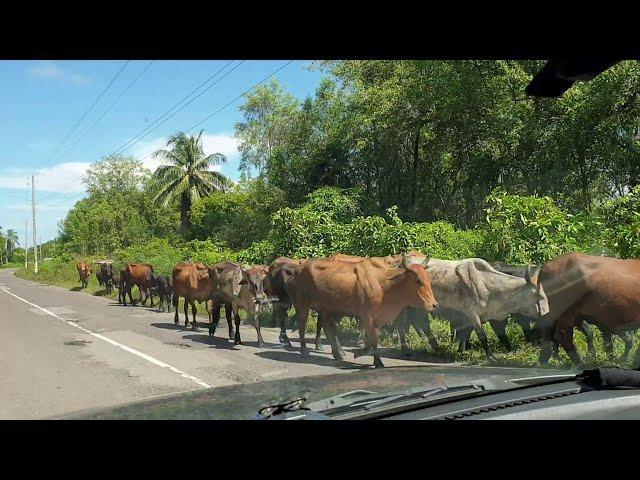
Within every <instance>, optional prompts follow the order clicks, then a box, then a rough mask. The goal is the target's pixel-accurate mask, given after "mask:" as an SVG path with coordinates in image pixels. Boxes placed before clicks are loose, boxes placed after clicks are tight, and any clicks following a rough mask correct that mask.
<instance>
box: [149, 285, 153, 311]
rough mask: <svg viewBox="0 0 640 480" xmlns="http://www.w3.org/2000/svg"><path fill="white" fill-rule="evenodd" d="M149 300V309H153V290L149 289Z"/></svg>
mask: <svg viewBox="0 0 640 480" xmlns="http://www.w3.org/2000/svg"><path fill="white" fill-rule="evenodd" d="M149 298H150V299H151V305H150V306H151V308H153V290H151V289H149Z"/></svg>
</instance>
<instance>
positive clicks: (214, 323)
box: [207, 300, 222, 337]
mask: <svg viewBox="0 0 640 480" xmlns="http://www.w3.org/2000/svg"><path fill="white" fill-rule="evenodd" d="M221 308H222V302H217V301H216V302H214V301H213V300H207V313H208V314H209V336H210V337H213V336H214V335H215V333H216V328H217V327H218V323H219V322H220V309H221Z"/></svg>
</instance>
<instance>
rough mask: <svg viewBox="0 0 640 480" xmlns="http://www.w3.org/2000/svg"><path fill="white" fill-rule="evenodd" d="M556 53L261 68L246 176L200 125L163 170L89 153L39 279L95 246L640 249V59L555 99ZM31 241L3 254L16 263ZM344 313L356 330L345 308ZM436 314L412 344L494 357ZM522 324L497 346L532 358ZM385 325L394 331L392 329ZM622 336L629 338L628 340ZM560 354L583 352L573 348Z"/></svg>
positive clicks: (126, 252) (231, 253)
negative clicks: (295, 86) (537, 93)
mask: <svg viewBox="0 0 640 480" xmlns="http://www.w3.org/2000/svg"><path fill="white" fill-rule="evenodd" d="M541 66H542V62H539V61H530V60H527V61H336V62H333V61H331V62H319V63H318V64H316V66H315V68H319V69H321V70H322V71H323V72H324V79H323V80H322V82H321V83H320V85H319V86H318V88H317V89H316V92H315V94H314V95H312V96H310V97H308V98H305V99H301V100H299V99H296V98H294V97H293V96H291V95H290V94H288V93H287V92H286V91H285V89H284V88H283V87H282V86H281V85H280V84H278V82H277V81H273V82H271V83H270V84H266V85H263V86H261V87H259V88H256V89H255V90H253V91H252V92H251V93H249V94H247V95H246V97H245V102H244V104H243V105H242V106H241V107H240V111H241V112H242V114H243V120H242V121H241V122H239V123H238V124H237V125H236V136H237V138H238V140H239V151H240V153H241V156H242V157H241V172H242V181H241V182H240V183H238V184H232V183H233V182H230V181H228V180H227V179H225V178H224V177H222V176H221V175H220V174H218V173H216V172H214V171H212V169H211V167H212V166H213V165H217V164H219V163H220V162H222V161H224V157H223V156H221V155H219V154H216V153H213V154H210V155H207V156H205V153H204V151H203V150H202V146H201V142H200V135H198V136H196V137H190V136H186V135H184V134H176V135H174V136H172V137H171V138H170V139H169V140H168V146H169V147H171V150H161V151H159V152H158V153H157V157H158V158H160V159H162V160H163V161H165V162H168V163H169V164H170V165H168V166H164V167H160V168H159V169H157V170H156V171H155V172H153V173H151V172H149V171H146V170H145V169H144V168H142V165H141V163H140V162H139V161H137V160H136V159H134V158H131V157H122V156H118V155H111V156H108V157H106V158H104V159H103V160H102V161H100V162H96V163H94V164H93V165H92V167H91V168H90V170H89V172H88V173H87V178H86V179H85V183H86V185H87V189H88V192H89V196H88V197H87V198H85V199H83V200H81V201H79V202H78V203H77V204H76V205H75V206H74V207H73V208H72V209H71V210H70V211H69V213H68V215H67V217H66V219H65V220H64V221H62V222H61V224H60V235H59V237H58V239H56V240H55V241H53V242H50V243H48V244H47V245H46V249H47V256H51V257H53V258H54V260H52V261H51V262H47V263H43V264H42V267H41V273H40V274H39V276H38V280H39V281H46V282H50V283H55V284H59V285H63V286H67V287H69V288H71V287H73V286H77V285H78V284H77V282H76V280H77V278H75V277H76V275H77V274H76V273H75V266H74V262H75V259H76V258H94V257H96V258H97V257H110V258H112V259H114V260H115V261H116V264H117V265H121V264H123V263H124V262H129V261H143V262H148V263H152V264H153V265H154V267H155V268H156V270H157V271H158V272H161V273H167V274H168V273H170V272H171V270H172V268H173V266H174V265H175V264H176V263H177V262H179V261H182V260H193V261H203V262H207V263H213V262H216V261H219V260H222V259H233V260H237V261H242V262H247V263H269V262H270V261H271V260H273V259H274V258H275V257H277V256H280V255H287V256H291V257H313V256H326V255H331V254H334V253H338V252H341V253H348V254H354V255H387V254H392V253H397V252H401V251H406V250H410V249H418V250H421V251H422V252H424V253H426V254H427V255H430V256H433V257H436V258H445V259H457V258H468V257H482V258H486V259H487V260H490V261H494V260H499V261H504V262H508V263H513V264H520V265H525V264H528V263H532V264H541V263H543V262H545V261H546V260H549V259H551V258H553V257H555V256H557V255H560V254H563V253H566V252H571V251H582V252H587V253H591V254H606V255H615V256H620V257H622V258H635V257H638V256H640V109H639V108H638V107H637V104H636V103H637V92H638V91H640V65H639V64H638V63H637V62H622V63H620V64H618V65H616V66H615V67H613V68H611V69H610V70H609V71H607V72H605V73H604V74H603V75H601V76H599V77H598V78H596V79H595V80H594V81H592V82H587V83H578V84H576V85H575V86H574V87H572V88H571V89H570V90H569V91H568V92H567V94H565V95H564V96H562V97H560V98H557V99H553V98H551V99H548V98H528V97H526V96H525V94H524V89H525V86H526V84H527V83H528V82H529V81H530V79H531V77H532V75H533V74H535V73H536V72H537V71H538V70H539V69H540V68H541ZM0 243H2V245H4V246H2V245H0V256H1V255H2V254H3V253H2V252H5V250H6V242H0ZM2 248H5V250H2ZM20 250H21V249H19V248H14V249H13V253H12V255H11V257H9V258H7V255H6V252H5V253H4V255H5V256H4V257H3V258H5V259H8V260H9V261H14V262H16V263H18V264H19V263H20V262H21V261H23V260H24V250H22V252H20ZM21 254H22V257H21V256H20V255H21ZM65 272H67V273H65ZM69 272H71V273H69ZM19 274H20V275H22V276H26V275H29V276H31V277H32V278H33V275H32V274H28V273H27V272H25V271H24V269H22V270H21V271H20V272H19ZM93 281H94V282H95V279H93ZM90 285H91V284H90ZM308 328H309V331H310V332H313V331H314V326H313V321H310V322H309V325H308ZM340 328H341V330H342V332H341V333H342V334H343V335H346V336H347V337H348V338H352V337H353V336H354V335H357V333H354V332H355V326H354V325H351V324H349V323H348V322H346V321H344V322H343V324H342V325H341V327H340ZM434 330H435V333H436V336H437V337H438V339H439V341H440V343H441V345H442V347H441V348H440V350H439V351H438V352H431V351H430V347H428V346H427V345H425V344H423V343H422V342H421V340H420V339H419V338H418V337H417V336H416V335H415V334H414V333H413V332H412V333H411V334H410V338H409V342H410V345H411V346H412V348H413V349H414V350H416V351H417V352H421V354H424V355H436V356H438V357H439V358H445V359H451V360H453V359H455V360H464V361H469V362H479V361H485V360H484V353H482V351H481V349H480V348H478V346H477V345H476V344H475V343H473V348H472V349H471V350H470V351H468V352H466V353H465V354H464V355H459V354H458V353H457V352H456V351H455V348H454V346H453V344H451V342H450V341H449V339H448V325H447V324H446V323H445V322H440V321H436V322H435V326H434ZM489 330H490V329H488V331H489ZM508 333H509V336H510V338H511V340H512V343H513V344H514V345H515V346H516V349H515V350H514V351H513V352H503V351H501V347H500V346H499V345H498V343H497V339H496V337H495V335H494V334H493V332H491V331H489V338H490V341H491V343H492V348H493V349H494V350H496V351H497V352H499V353H498V354H497V355H496V360H495V363H497V364H499V365H521V366H525V365H533V364H535V362H536V361H537V360H536V359H537V352H536V347H534V346H531V345H528V344H526V343H524V341H523V339H522V333H521V331H520V330H519V329H518V328H517V327H516V326H514V325H510V326H509V327H508ZM595 336H596V346H597V347H598V349H597V354H596V357H595V358H590V357H588V356H587V355H586V347H585V342H584V338H583V336H582V333H580V332H577V333H576V340H577V345H578V349H579V350H580V353H581V354H583V356H584V357H585V358H586V359H587V362H590V363H592V364H598V363H600V364H602V363H606V362H607V361H608V360H607V359H606V358H605V356H604V353H603V351H602V348H601V345H602V341H601V337H600V335H599V333H596V335H595ZM381 341H382V343H383V345H391V344H393V343H394V342H395V340H394V338H393V335H391V334H389V333H382V334H381ZM475 341H476V340H475V338H474V340H473V342H475ZM615 348H616V353H617V354H619V353H620V352H621V349H622V344H621V342H620V340H619V339H616V345H615ZM560 362H568V359H567V358H566V356H564V352H562V354H561V360H560ZM567 365H568V363H567Z"/></svg>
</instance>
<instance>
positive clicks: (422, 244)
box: [0, 60, 640, 419]
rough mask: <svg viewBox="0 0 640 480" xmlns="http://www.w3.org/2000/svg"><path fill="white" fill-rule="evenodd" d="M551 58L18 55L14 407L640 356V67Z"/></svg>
mask: <svg viewBox="0 0 640 480" xmlns="http://www.w3.org/2000/svg"><path fill="white" fill-rule="evenodd" d="M544 65H545V61H543V60H524V61H515V60H499V61H498V60H490V61H489V60H487V61H480V60H473V61H462V60H459V61H435V60H420V61H408V60H406V61H389V60H357V61H355V60H354V61H351V60H349V61H347V60H343V61H301V60H286V61H285V60H280V61H262V60H225V61H161V60H157V61H139V60H127V61H36V60H32V61H2V62H0V70H1V72H2V75H0V83H1V84H2V86H3V87H4V88H1V89H0V91H3V92H9V91H10V92H11V95H4V96H3V98H2V104H3V106H2V109H0V110H1V111H0V119H2V120H3V128H2V135H4V138H5V142H4V144H5V145H6V148H5V150H4V152H3V153H2V155H3V156H2V157H0V158H1V159H0V265H1V266H2V269H0V311H1V312H2V313H1V314H0V338H2V348H0V358H1V359H2V362H1V363H2V365H3V367H2V369H3V381H2V387H1V388H0V418H6V419H14V418H36V419H38V418H49V417H56V416H64V415H69V414H72V413H73V412H77V411H84V410H91V409H100V408H111V407H116V406H118V405H121V404H132V403H131V402H134V403H135V404H136V405H142V404H141V403H139V402H144V401H146V400H149V399H153V400H154V401H155V402H156V403H153V404H152V405H156V407H151V406H149V407H135V408H134V409H133V410H131V409H129V410H127V411H129V412H138V413H133V414H131V416H130V417H128V418H137V416H140V417H144V416H147V417H148V416H152V417H153V416H154V415H156V416H159V417H158V418H174V416H179V415H187V413H185V412H186V409H185V411H182V410H180V412H181V413H179V414H178V413H177V411H178V410H172V408H173V407H171V408H169V407H166V408H163V409H159V410H154V411H155V412H156V413H151V411H150V410H148V409H149V408H159V407H157V406H158V405H160V403H162V402H163V401H164V400H163V399H165V398H174V397H173V396H174V395H187V394H188V395H192V394H194V392H200V391H204V390H205V389H210V388H213V387H216V388H221V387H223V388H225V389H226V390H225V392H227V394H225V395H228V396H229V399H230V400H229V401H228V402H226V401H222V400H215V402H217V403H215V402H214V398H217V397H216V396H215V395H213V396H207V397H206V401H205V397H203V398H202V399H201V400H199V401H200V402H201V405H200V407H198V409H197V410H196V411H197V412H198V415H202V417H203V418H204V417H207V416H209V415H213V413H211V412H212V410H211V409H214V410H215V412H224V416H225V418H236V417H237V418H240V417H241V418H248V412H249V411H252V412H253V413H254V414H257V413H258V411H259V410H260V409H262V408H263V407H267V406H269V405H272V406H273V405H282V404H283V402H285V400H286V401H294V403H295V401H296V399H297V398H302V397H296V395H297V393H296V392H300V391H304V392H306V393H305V395H304V398H305V402H307V403H313V402H316V403H315V405H316V406H318V405H320V404H322V402H329V401H330V399H334V400H335V399H338V398H342V399H341V400H336V401H337V402H338V403H339V404H340V405H341V408H345V409H349V408H352V407H351V406H349V405H348V404H349V401H347V400H345V398H348V397H349V395H351V394H350V392H360V393H362V394H363V395H365V396H366V395H370V397H366V398H365V400H363V402H364V403H362V404H358V405H362V408H363V409H365V407H364V405H365V404H367V402H369V401H370V402H382V403H375V405H386V404H388V403H391V402H395V401H396V400H398V399H402V400H404V399H406V398H407V395H408V396H409V397H411V396H412V395H414V394H415V395H418V396H421V395H425V394H426V393H428V396H430V397H437V398H438V400H439V401H444V399H445V398H454V397H457V394H455V392H456V390H455V389H451V388H445V390H446V395H441V393H442V391H443V390H442V385H445V386H446V385H458V386H460V389H461V391H462V392H463V393H464V394H465V395H469V394H470V393H469V391H468V390H469V388H470V389H471V390H470V391H471V393H473V392H476V390H478V389H477V388H476V387H474V385H480V384H482V382H484V381H486V380H487V378H488V377H492V378H493V376H495V375H499V374H501V373H500V372H502V373H503V374H504V378H502V379H501V380H500V382H502V383H500V382H498V383H500V385H501V387H500V388H511V387H514V388H515V387H516V386H519V385H521V384H522V383H518V384H517V385H516V384H515V383H514V384H513V385H512V384H511V383H509V380H508V379H509V378H518V379H526V378H527V377H532V376H545V375H550V376H554V375H558V376H559V377H557V378H564V377H562V375H563V374H567V373H571V372H577V371H580V370H583V369H585V368H593V367H598V366H610V365H615V366H619V367H623V368H636V367H638V366H640V347H638V334H637V331H636V330H637V327H638V326H640V315H638V313H637V312H638V311H640V282H638V281H637V279H638V278H640V262H639V261H637V260H635V259H636V258H638V257H639V255H640V214H639V213H638V212H640V129H639V127H640V108H639V107H638V105H637V92H638V91H639V90H638V89H639V88H640V66H639V64H638V62H636V61H623V62H619V63H617V64H614V65H613V66H611V68H608V69H607V70H606V71H604V72H603V73H602V74H600V75H598V76H596V77H595V78H593V79H591V80H589V81H583V82H576V83H575V84H573V85H572V86H571V87H570V88H568V90H566V92H564V93H563V94H562V95H560V96H557V97H549V98H543V97H534V96H530V95H528V94H527V85H529V84H530V83H531V81H532V79H533V78H534V77H535V76H536V74H538V72H540V71H541V70H542V69H543V67H544ZM607 65H609V64H607ZM405 367H406V368H408V369H414V370H402V369H404V368H405ZM394 369H396V370H394ZM500 369H502V370H500ZM394 371H395V372H396V373H394ZM401 371H402V372H405V373H400V372H401ZM409 371H411V373H410V374H409V373H406V372H409ZM310 378H313V379H314V380H313V382H311V380H307V379H310ZM554 378H555V377H554ZM302 379H305V380H304V381H303V380H302ZM505 382H506V383H505ZM505 385H506V386H505ZM469 386H471V387H469ZM456 388H457V387H456ZM481 390H482V392H483V393H485V392H486V389H484V388H483V389H481ZM407 392H409V394H407ZM416 392H417V393H416ZM434 392H436V393H434ZM345 394H349V395H347V396H346V397H340V395H345ZM188 398H190V399H193V398H195V397H188ZM411 398H413V397H411ZM421 398H422V397H421ZM232 399H235V400H232ZM238 399H240V400H241V401H238ZM327 399H329V400H327ZM172 401H173V400H172ZM190 401H193V400H190ZM137 402H138V403H137ZM158 402H160V403H158ZM207 402H214V403H215V406H214V403H207ZM225 402H226V403H225ZM234 402H235V403H234ZM318 402H320V403H318ZM285 403H286V402H285ZM298 403H299V404H300V405H303V402H298ZM240 404H242V405H244V407H243V410H242V413H239V410H237V408H238V405H240ZM150 405H151V404H150ZM167 405H168V404H167ZM171 405H173V404H171ZM234 405H235V407H234ZM300 405H298V404H296V406H300ZM245 407H246V408H245ZM132 408H133V407H132ZM137 408H140V409H139V410H136V409H137ZM185 408H186V407H185ZM234 408H236V410H234ZM318 408H320V407H318ZM216 409H217V410H216ZM143 410H144V414H143V413H142V412H143ZM158 412H161V413H158ZM215 412H214V413H215ZM220 415H221V416H223V413H220ZM254 416H255V415H254ZM214 417H215V415H214Z"/></svg>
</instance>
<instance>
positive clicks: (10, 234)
mask: <svg viewBox="0 0 640 480" xmlns="http://www.w3.org/2000/svg"><path fill="white" fill-rule="evenodd" d="M5 238H6V239H7V240H6V241H7V258H8V257H11V254H13V250H14V249H15V248H16V247H17V246H19V245H20V243H18V233H17V232H16V231H15V230H14V229H12V228H10V229H9V230H7V233H6V234H5Z"/></svg>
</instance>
